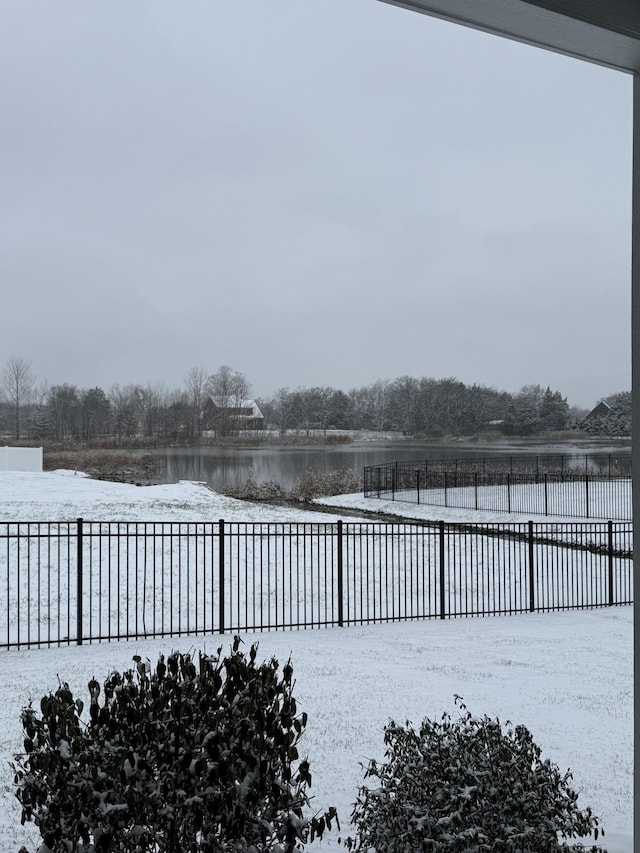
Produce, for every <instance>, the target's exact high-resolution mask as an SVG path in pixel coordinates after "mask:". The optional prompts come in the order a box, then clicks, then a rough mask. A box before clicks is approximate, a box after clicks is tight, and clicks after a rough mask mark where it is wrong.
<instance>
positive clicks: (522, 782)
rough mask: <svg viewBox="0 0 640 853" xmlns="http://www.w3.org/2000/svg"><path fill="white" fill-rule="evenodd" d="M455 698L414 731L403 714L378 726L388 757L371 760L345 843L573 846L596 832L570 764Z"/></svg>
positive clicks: (448, 847)
mask: <svg viewBox="0 0 640 853" xmlns="http://www.w3.org/2000/svg"><path fill="white" fill-rule="evenodd" d="M456 702H457V703H458V702H459V698H458V697H456ZM459 704H460V707H461V715H460V719H458V720H455V721H452V720H451V718H450V717H449V716H448V715H447V714H444V715H443V717H442V722H440V723H438V722H431V721H430V720H425V721H424V722H423V723H422V725H421V727H420V730H419V731H417V732H416V731H415V730H414V729H413V728H412V726H411V724H410V723H407V724H406V727H404V728H403V727H402V726H398V725H396V723H394V722H393V721H392V722H390V723H389V725H388V726H387V727H386V728H385V732H384V741H385V744H386V747H387V749H386V752H385V758H386V759H387V763H385V764H381V765H378V764H377V763H376V762H375V761H370V762H369V765H368V767H367V769H366V772H365V778H371V779H376V780H378V784H377V785H376V787H375V788H368V787H366V786H363V787H362V788H361V789H360V790H359V792H358V799H357V801H356V803H355V805H354V809H353V813H352V823H353V825H354V826H355V828H356V831H357V832H356V838H355V839H354V838H348V839H346V842H345V843H346V846H347V847H348V849H349V850H353V851H376V853H408V851H424V853H428V852H429V853H431V851H434V853H435V851H438V853H457V851H474V853H489V851H491V853H555V851H575V853H577V851H584V850H585V847H584V845H583V843H582V842H577V843H575V844H567V843H566V839H568V838H578V839H579V838H584V837H585V836H589V835H590V834H592V833H593V835H594V837H595V838H596V839H597V837H598V827H599V821H598V819H597V818H596V817H594V816H593V814H592V812H591V809H586V810H584V811H581V810H580V809H579V808H578V806H577V798H578V795H577V794H576V793H575V791H573V790H572V789H571V788H570V786H569V781H570V779H571V778H572V777H571V774H570V773H569V772H567V773H565V774H562V773H561V772H560V771H559V769H558V767H557V766H556V765H555V764H552V763H551V762H550V761H549V760H545V761H542V760H541V759H540V748H539V747H538V746H536V744H535V743H534V741H533V738H532V736H531V733H530V732H529V731H528V730H527V729H526V728H525V727H524V726H516V727H515V729H514V728H513V727H512V726H511V724H510V723H507V724H506V727H504V728H503V726H502V725H501V723H500V721H499V720H497V719H496V720H492V719H489V717H486V716H485V717H482V718H481V719H477V718H474V717H472V716H471V714H470V713H469V712H468V711H467V709H466V707H465V706H464V704H462V702H459ZM602 834H604V833H602ZM590 850H591V851H599V850H601V848H598V847H595V846H593V847H591V848H590Z"/></svg>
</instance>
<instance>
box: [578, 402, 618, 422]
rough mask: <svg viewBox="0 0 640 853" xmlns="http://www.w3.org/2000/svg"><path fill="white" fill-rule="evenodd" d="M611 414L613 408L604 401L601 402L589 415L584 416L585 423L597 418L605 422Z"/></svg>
mask: <svg viewBox="0 0 640 853" xmlns="http://www.w3.org/2000/svg"><path fill="white" fill-rule="evenodd" d="M610 414H611V406H610V405H609V404H608V403H606V402H605V401H604V400H600V402H599V403H598V405H597V406H596V407H595V408H593V409H591V411H590V412H589V414H587V415H585V416H584V420H585V421H594V420H596V418H599V419H602V420H605V419H606V418H608V417H609V415H610Z"/></svg>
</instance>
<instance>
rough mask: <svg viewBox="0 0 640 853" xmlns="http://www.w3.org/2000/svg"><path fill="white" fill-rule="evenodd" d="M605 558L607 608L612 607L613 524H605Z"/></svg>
mask: <svg viewBox="0 0 640 853" xmlns="http://www.w3.org/2000/svg"><path fill="white" fill-rule="evenodd" d="M607 557H608V563H609V606H610V607H611V606H612V605H613V522H612V521H608V522H607Z"/></svg>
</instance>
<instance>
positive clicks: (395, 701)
mask: <svg viewBox="0 0 640 853" xmlns="http://www.w3.org/2000/svg"><path fill="white" fill-rule="evenodd" d="M323 503H327V504H331V505H332V506H335V507H339V506H347V507H349V509H357V508H358V507H360V508H362V507H367V508H372V504H373V508H374V509H377V510H380V511H384V512H389V511H390V509H393V508H395V511H396V512H397V511H398V509H399V508H400V510H401V513H402V514H403V515H415V514H416V513H419V517H423V518H444V519H445V520H465V521H468V520H469V519H470V518H473V519H474V520H477V521H512V522H513V521H516V520H522V517H519V518H514V516H513V514H511V515H507V514H497V513H475V512H474V513H469V512H468V511H464V510H443V508H441V507H436V508H433V507H424V506H420V507H416V506H415V505H413V506H412V505H410V504H402V505H401V506H400V505H399V504H397V503H395V504H394V503H393V502H382V501H366V500H365V499H364V498H362V496H359V495H356V496H342V497H341V498H339V499H334V498H332V499H325V500H323ZM386 504H391V507H389V506H387V505H386ZM337 512H338V513H339V509H337ZM79 516H82V517H84V518H87V519H93V520H126V519H135V520H155V521H158V520H176V521H179V520H199V521H202V520H211V519H218V518H221V517H223V518H225V519H228V520H230V521H233V520H235V521H241V520H247V521H272V520H273V521H297V520H304V521H311V520H318V521H327V520H328V518H327V515H326V514H322V515H321V514H320V513H318V514H317V515H316V514H315V513H311V514H310V513H308V512H305V511H303V510H295V511H294V510H289V509H282V510H281V509H278V508H274V507H262V506H258V505H252V504H247V503H242V502H239V501H235V500H232V499H230V498H224V497H221V496H219V495H216V494H215V493H213V492H211V491H210V490H209V489H207V488H205V487H203V486H201V485H198V484H190V483H179V484H176V485H168V486H154V487H149V488H138V487H135V486H130V485H124V484H116V483H104V482H96V481H92V480H88V479H86V478H82V477H80V476H69V475H65V474H63V473H52V474H16V473H3V474H0V520H4V521H39V520H71V519H74V518H76V517H79ZM487 516H488V517H487ZM505 516H506V517H505ZM548 520H552V519H548ZM558 520H562V521H566V519H558ZM0 563H1V556H0ZM243 639H244V641H245V643H246V644H247V645H249V644H250V643H251V642H253V641H254V640H256V639H257V640H258V641H259V643H260V646H259V655H260V657H261V658H267V657H271V656H272V655H275V656H276V657H277V658H278V659H279V660H280V661H281V662H284V660H285V659H286V658H287V657H288V656H289V655H291V657H292V662H293V665H294V673H295V677H296V697H297V699H298V702H299V704H300V706H301V707H302V708H303V709H304V710H306V711H307V712H308V714H309V723H308V726H307V729H306V732H305V735H304V738H303V741H302V743H303V744H304V746H305V747H306V750H307V752H308V757H309V759H310V763H311V771H312V774H313V787H312V791H311V792H312V794H314V795H315V804H316V805H317V807H318V808H319V809H320V808H323V807H326V806H328V805H335V806H336V807H337V809H338V812H339V814H340V817H341V820H342V823H343V829H344V828H347V829H348V816H349V813H350V809H351V804H352V802H353V801H354V799H355V794H356V789H357V787H358V785H359V784H360V783H361V782H362V768H361V767H360V765H359V762H366V760H367V759H368V758H370V757H376V758H382V756H383V751H384V750H383V742H382V730H383V727H384V725H385V723H386V722H388V720H389V719H390V718H393V719H395V720H397V721H401V722H404V721H405V720H407V719H409V720H412V721H413V722H414V723H419V722H420V721H421V720H422V718H423V717H425V716H428V717H431V718H439V717H440V716H441V714H442V713H443V712H444V711H448V712H449V713H451V714H452V715H453V714H455V713H456V711H455V707H454V703H453V696H454V694H459V695H461V696H463V697H464V700H465V703H466V704H467V706H468V707H469V709H470V710H471V711H472V712H473V713H476V714H478V715H481V714H484V713H487V714H489V715H497V716H499V717H500V718H501V719H503V720H506V719H508V720H511V721H512V722H513V723H523V724H525V725H526V726H528V728H529V729H530V730H531V731H532V732H533V734H534V737H535V739H536V740H537V742H538V743H539V744H540V745H541V747H542V749H543V753H544V755H545V756H546V757H549V758H551V759H552V760H553V761H555V762H556V763H557V764H558V765H559V766H560V768H561V769H563V770H564V769H566V768H568V767H570V768H571V770H572V771H573V774H574V786H575V787H576V789H577V790H578V791H579V792H580V793H581V801H582V805H583V806H586V805H590V806H591V807H592V808H593V809H594V811H595V813H596V814H598V815H599V816H600V817H601V818H602V822H603V826H604V829H605V832H606V836H605V839H604V843H605V845H606V847H607V849H608V850H609V851H610V853H631V850H632V827H631V823H632V805H631V797H632V773H633V748H632V745H633V737H632V719H633V676H632V658H633V613H632V610H631V608H613V609H611V610H597V611H582V612H571V613H551V614H530V615H526V616H512V617H496V618H487V619H457V620H445V621H442V622H441V621H430V622H416V623H411V622H409V623H402V624H398V623H396V624H388V625H374V626H369V627H358V628H344V629H338V628H336V629H328V630H317V631H296V632H282V633H264V634H261V635H251V634H247V635H245V636H243ZM229 642H230V637H228V636H227V637H220V636H219V635H212V636H211V637H207V638H203V637H198V638H191V639H190V638H183V639H180V640H154V641H144V642H130V643H112V644H105V645H101V646H96V645H92V646H82V647H77V648H73V647H72V648H60V649H52V650H42V651H29V652H16V651H12V652H0V758H1V766H2V770H1V771H0V850H3V851H4V850H7V851H9V850H14V851H17V849H18V848H19V846H20V845H21V844H23V843H26V844H27V845H28V846H30V847H31V848H35V846H36V844H35V840H36V837H37V834H36V835H34V833H33V828H31V827H24V828H22V827H20V819H19V808H18V804H17V801H15V799H14V797H13V788H12V773H11V770H10V767H9V761H10V759H11V756H12V755H13V753H14V752H16V751H18V750H19V749H20V747H21V731H20V723H19V714H20V710H21V708H22V707H23V706H24V705H25V704H27V703H28V702H29V701H31V700H33V701H34V702H37V701H38V700H39V699H40V697H41V696H42V695H43V694H45V693H47V692H49V691H53V690H55V688H56V686H57V683H58V677H59V678H60V679H62V680H64V681H67V682H69V684H70V686H71V687H72V689H73V691H74V693H75V694H76V695H78V696H80V697H81V698H83V699H85V700H86V698H87V688H86V685H87V682H88V680H89V679H90V678H91V677H92V676H94V675H95V676H96V677H97V678H98V679H101V680H102V679H104V678H105V677H106V675H107V674H108V673H109V672H110V671H111V670H113V669H124V668H128V667H129V666H130V665H131V659H132V656H133V655H134V654H141V655H142V656H143V657H148V658H150V659H151V660H152V661H155V659H156V658H157V655H158V654H159V653H160V652H163V653H166V652H168V651H171V650H172V649H181V650H188V649H193V650H196V649H204V650H206V651H208V652H211V651H212V650H214V649H216V648H217V647H218V645H220V644H221V643H222V644H223V645H225V647H228V645H229ZM311 849H322V850H336V849H338V845H337V841H336V839H335V835H333V836H332V837H331V838H330V839H328V840H325V841H324V842H321V843H319V844H317V845H313V847H312V848H311Z"/></svg>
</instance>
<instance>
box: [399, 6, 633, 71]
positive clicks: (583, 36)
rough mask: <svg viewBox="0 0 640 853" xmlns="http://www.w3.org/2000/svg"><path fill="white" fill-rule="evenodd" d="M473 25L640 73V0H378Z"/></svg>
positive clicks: (579, 57) (610, 66) (567, 53)
mask: <svg viewBox="0 0 640 853" xmlns="http://www.w3.org/2000/svg"><path fill="white" fill-rule="evenodd" d="M382 2H384V3H390V4H391V5H394V6H401V7H403V8H404V9H411V10H413V11H415V12H422V13H423V14H425V15H431V16H432V17H436V18H442V19H443V20H445V21H451V22H453V23H457V24H463V25H465V26H468V27H473V28H474V29H477V30H482V31H484V32H488V33H492V34H494V35H499V36H505V37H506V38H510V39H515V40H516V41H521V42H525V43H526V44H531V45H535V46H537V47H542V48H546V49H547V50H553V51H556V52H558V53H564V54H566V55H568V56H574V57H576V58H577V59H585V60H587V61H588V62H595V63H597V64H598V65H605V66H607V67H609V68H615V69H617V70H619V71H627V72H631V73H633V72H640V0H382Z"/></svg>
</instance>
